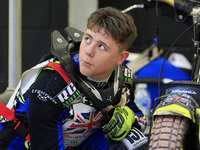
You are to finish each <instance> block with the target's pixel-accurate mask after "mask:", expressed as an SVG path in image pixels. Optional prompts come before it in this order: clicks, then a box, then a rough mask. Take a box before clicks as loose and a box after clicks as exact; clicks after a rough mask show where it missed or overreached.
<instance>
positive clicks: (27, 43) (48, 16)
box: [0, 0, 192, 93]
mask: <svg viewBox="0 0 200 150" xmlns="http://www.w3.org/2000/svg"><path fill="white" fill-rule="evenodd" d="M141 2H143V0H134V1H131V0H99V7H104V6H114V7H116V8H118V9H121V10H123V9H125V8H127V7H129V6H131V5H133V4H135V3H141ZM88 5H89V4H88ZM164 6H165V5H164ZM162 7H163V4H161V3H159V8H162ZM162 10H164V11H165V13H166V12H167V14H170V17H167V16H161V15H160V14H161V9H159V21H157V17H156V12H155V3H153V4H152V5H150V6H148V7H146V8H145V9H135V10H131V11H130V12H128V13H129V14H131V15H132V16H133V18H134V19H135V23H136V26H137V28H138V37H137V39H136V41H135V44H134V45H133V47H132V49H131V52H141V51H143V50H144V49H145V48H147V47H149V46H150V45H151V44H152V41H153V36H154V33H155V27H156V25H158V24H159V32H158V33H159V34H158V42H159V46H160V47H161V48H163V49H164V50H165V51H166V50H167V49H168V48H169V46H170V44H171V43H172V42H173V41H175V40H176V39H177V37H178V36H179V35H180V34H181V33H182V32H183V31H185V30H186V29H187V27H188V26H187V25H185V24H183V23H177V22H176V21H175V19H174V16H173V15H174V14H173V9H172V8H171V7H170V6H167V9H166V7H165V9H162ZM22 14H23V15H22V20H23V21H22V28H23V29H22V71H25V70H27V69H28V68H30V67H32V66H34V65H35V64H36V63H37V62H38V60H39V59H40V57H41V56H42V55H44V54H45V53H48V52H49V49H50V33H51V31H53V30H54V29H58V30H61V29H63V28H64V27H66V26H67V25H68V0H22ZM191 45H192V39H191V33H189V34H187V35H186V36H185V37H184V38H183V39H182V40H181V41H180V42H178V43H177V44H176V47H175V48H174V50H175V51H179V52H181V53H184V54H185V55H186V56H187V57H188V58H191ZM7 86H8V0H0V93H2V92H3V91H4V90H5V89H6V87H7Z"/></svg>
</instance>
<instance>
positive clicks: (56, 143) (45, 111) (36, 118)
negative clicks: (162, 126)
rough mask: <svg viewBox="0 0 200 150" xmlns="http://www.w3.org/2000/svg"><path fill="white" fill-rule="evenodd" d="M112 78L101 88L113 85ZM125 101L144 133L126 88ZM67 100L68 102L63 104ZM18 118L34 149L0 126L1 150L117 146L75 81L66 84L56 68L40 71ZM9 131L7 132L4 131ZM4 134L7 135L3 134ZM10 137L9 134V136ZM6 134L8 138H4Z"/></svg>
mask: <svg viewBox="0 0 200 150" xmlns="http://www.w3.org/2000/svg"><path fill="white" fill-rule="evenodd" d="M113 75H114V74H112V75H111V76H110V78H109V79H108V80H107V82H105V83H103V84H102V85H101V86H100V87H99V88H103V89H105V90H106V88H107V87H108V86H109V85H110V83H111V82H113ZM123 93H124V95H126V100H125V102H123V105H127V106H129V108H131V109H132V110H133V112H134V114H135V115H136V116H137V120H136V121H135V123H134V126H135V127H137V128H138V129H140V130H144V129H145V126H146V119H145V116H144V115H143V113H142V112H141V111H140V110H139V109H138V108H137V106H136V105H135V103H134V102H133V96H132V97H131V98H130V96H131V94H130V89H128V88H127V87H126V86H124V87H123ZM63 98H68V101H67V102H66V101H65V102H64V101H62V99H63ZM15 107H16V108H15V115H16V117H17V118H18V119H19V120H21V121H22V122H23V123H24V124H25V126H26V127H27V128H28V129H29V133H30V141H31V146H28V143H27V142H26V141H25V140H24V139H23V138H22V137H21V136H20V134H18V133H15V131H14V130H13V129H12V124H11V125H10V124H9V123H5V124H0V139H1V140H0V147H1V149H2V150H4V149H8V150H18V149H20V150H23V149H26V148H28V147H29V148H30V147H31V149H33V150H45V149H48V150H64V149H67V148H71V147H74V148H78V149H81V148H85V149H96V150H98V149H99V150H102V149H109V148H110V149H113V148H112V147H113V145H117V144H116V142H113V141H111V140H109V139H106V138H105V137H104V132H103V131H102V130H101V123H102V117H103V116H102V113H101V111H97V110H96V109H95V108H94V106H93V104H92V103H91V101H90V100H88V99H87V97H86V96H85V95H84V93H82V92H81V89H79V88H78V85H77V84H76V83H74V82H73V81H72V80H69V83H67V82H66V81H65V80H64V79H63V77H62V76H61V75H60V74H59V73H58V72H57V71H55V70H54V69H53V68H51V67H48V66H44V67H42V68H41V69H40V71H39V73H38V75H37V77H36V79H35V81H34V83H33V84H32V85H31V86H30V87H29V88H28V90H27V91H26V92H25V93H24V94H23V96H21V97H20V96H18V99H17V103H16V105H15ZM5 127H6V128H5ZM3 133H4V134H3ZM8 133H9V134H8ZM5 134H6V136H5Z"/></svg>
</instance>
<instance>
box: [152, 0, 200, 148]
mask: <svg viewBox="0 0 200 150" xmlns="http://www.w3.org/2000/svg"><path fill="white" fill-rule="evenodd" d="M155 1H157V2H158V1H160V2H164V3H167V4H169V5H171V6H172V7H174V10H175V17H176V20H177V21H179V22H182V21H185V20H186V18H187V17H192V21H193V24H192V25H191V26H190V27H189V28H188V31H189V30H191V29H193V43H194V46H193V47H194V63H193V68H192V75H191V78H192V79H191V81H172V82H169V83H167V84H163V85H162V89H161V92H160V96H159V97H158V98H156V99H155V101H154V108H153V111H152V122H151V126H150V132H149V150H155V149H170V150H173V149H174V150H175V149H183V150H185V149H190V150H195V149H200V144H199V143H200V142H199V139H200V135H199V127H200V125H199V124H200V1H199V0H198V1H197V0H196V1H195V0H155Z"/></svg>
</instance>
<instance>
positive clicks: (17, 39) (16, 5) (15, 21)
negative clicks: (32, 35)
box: [8, 0, 22, 88]
mask: <svg viewBox="0 0 200 150" xmlns="http://www.w3.org/2000/svg"><path fill="white" fill-rule="evenodd" d="M21 34H22V0H9V40H8V43H9V44H8V48H9V51H8V57H9V58H8V64H9V65H8V87H11V88H15V87H16V86H17V84H18V82H19V79H20V77H21V73H22V67H21V66H22V65H21V54H22V52H21V51H22V35H21Z"/></svg>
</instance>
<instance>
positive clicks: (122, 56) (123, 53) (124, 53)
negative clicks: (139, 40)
mask: <svg viewBox="0 0 200 150" xmlns="http://www.w3.org/2000/svg"><path fill="white" fill-rule="evenodd" d="M128 56H129V52H128V51H127V50H123V51H122V52H121V54H120V57H119V60H118V61H117V65H121V64H122V63H123V62H124V61H125V60H126V59H127V58H128Z"/></svg>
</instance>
